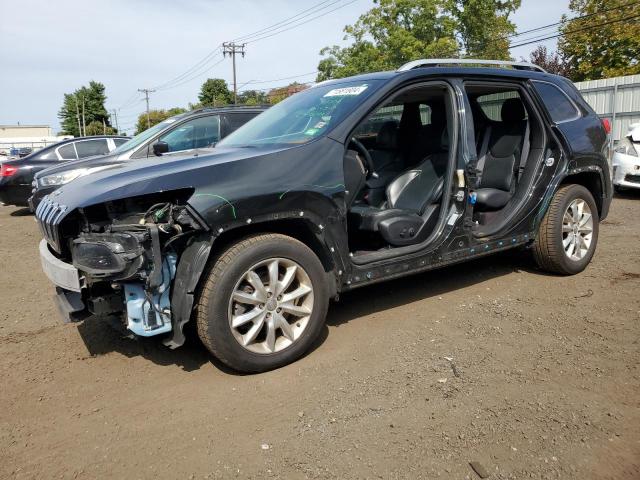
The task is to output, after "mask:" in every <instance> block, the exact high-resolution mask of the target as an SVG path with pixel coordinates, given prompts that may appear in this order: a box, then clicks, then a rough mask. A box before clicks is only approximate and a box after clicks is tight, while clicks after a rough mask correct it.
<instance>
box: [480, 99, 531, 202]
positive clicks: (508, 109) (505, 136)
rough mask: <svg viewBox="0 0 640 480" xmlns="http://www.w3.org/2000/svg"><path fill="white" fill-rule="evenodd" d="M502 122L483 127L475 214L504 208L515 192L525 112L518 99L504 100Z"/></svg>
mask: <svg viewBox="0 0 640 480" xmlns="http://www.w3.org/2000/svg"><path fill="white" fill-rule="evenodd" d="M501 118H502V122H500V123H497V124H494V125H491V126H489V127H486V128H487V130H486V131H485V132H484V135H487V136H488V138H487V139H483V140H482V144H483V145H482V146H481V152H480V158H479V159H478V170H480V171H481V177H480V186H479V188H478V189H477V190H476V195H477V199H476V206H475V210H477V211H480V212H486V211H495V210H500V209H501V208H504V206H505V205H507V203H509V200H510V199H511V197H512V196H513V193H514V191H515V183H516V175H517V169H518V167H519V165H520V157H521V155H522V147H523V142H524V141H525V138H524V137H525V132H526V126H527V120H526V110H525V108H524V105H523V104H522V101H521V100H520V99H519V98H510V99H508V100H505V101H504V103H503V104H502V109H501Z"/></svg>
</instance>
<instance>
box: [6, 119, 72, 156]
mask: <svg viewBox="0 0 640 480" xmlns="http://www.w3.org/2000/svg"><path fill="white" fill-rule="evenodd" d="M66 138H73V137H72V136H71V135H62V136H58V135H54V134H53V130H52V129H51V127H50V126H49V125H0V153H5V154H6V153H9V151H10V150H11V149H12V148H21V147H28V148H31V149H33V150H38V149H40V148H42V147H46V146H47V145H51V144H52V143H57V142H59V141H61V140H64V139H66Z"/></svg>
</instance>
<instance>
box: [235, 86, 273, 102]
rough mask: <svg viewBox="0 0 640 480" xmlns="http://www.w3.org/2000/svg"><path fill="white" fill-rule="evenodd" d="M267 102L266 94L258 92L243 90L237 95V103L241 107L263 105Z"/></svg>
mask: <svg viewBox="0 0 640 480" xmlns="http://www.w3.org/2000/svg"><path fill="white" fill-rule="evenodd" d="M268 101H269V99H268V98H267V94H266V93H264V92H261V91H260V90H245V91H244V92H241V93H238V103H239V104H242V105H263V104H266V103H268Z"/></svg>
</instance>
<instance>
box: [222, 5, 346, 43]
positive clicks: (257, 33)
mask: <svg viewBox="0 0 640 480" xmlns="http://www.w3.org/2000/svg"><path fill="white" fill-rule="evenodd" d="M342 1H343V0H333V1H331V0H325V1H323V2H320V3H318V4H317V5H315V6H313V7H311V8H307V9H306V10H303V11H302V12H299V13H298V14H296V15H294V16H292V17H289V18H286V19H284V20H281V21H280V22H277V23H274V24H273V25H270V26H268V27H265V28H263V29H261V30H257V31H255V32H253V33H249V34H247V35H243V36H241V37H237V38H234V39H233V41H234V42H238V41H245V42H246V41H247V40H248V39H250V38H252V37H258V36H261V35H264V34H266V33H269V32H271V31H274V30H278V29H280V28H282V27H285V26H287V25H290V24H292V23H296V22H298V21H300V20H302V19H304V18H307V17H309V16H311V15H313V14H315V13H318V12H320V11H322V10H325V9H327V8H329V7H330V6H332V5H335V4H336V3H339V2H342ZM329 2H331V3H329ZM327 3H328V5H324V6H322V5H323V4H327ZM312 10H313V11H312ZM307 12H309V13H307ZM304 13H307V14H306V15H303V14H304Z"/></svg>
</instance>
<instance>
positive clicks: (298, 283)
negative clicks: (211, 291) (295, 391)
mask: <svg viewBox="0 0 640 480" xmlns="http://www.w3.org/2000/svg"><path fill="white" fill-rule="evenodd" d="M312 311H313V285H312V283H311V279H310V278H309V275H308V274H307V272H306V271H305V270H304V268H302V267H301V266H300V265H299V264H298V263H296V262H294V261H293V260H290V259H286V258H270V259H267V260H263V261H261V262H259V263H257V264H255V265H254V266H252V267H251V268H249V270H247V271H246V272H245V273H244V274H243V275H242V277H241V278H240V280H239V281H238V282H237V283H236V286H235V288H234V289H233V293H232V295H231V298H230V300H229V312H228V317H229V326H230V328H231V332H232V333H233V336H234V337H235V339H236V340H237V341H238V343H239V344H240V345H241V346H242V347H244V348H246V349H247V350H249V351H251V352H253V353H258V354H270V353H277V352H280V351H282V350H284V349H285V348H287V347H289V346H291V345H292V344H293V343H294V342H295V341H296V340H298V339H299V338H300V336H301V335H302V334H303V332H304V331H305V329H306V328H307V325H308V324H309V319H310V317H311V313H312Z"/></svg>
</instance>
